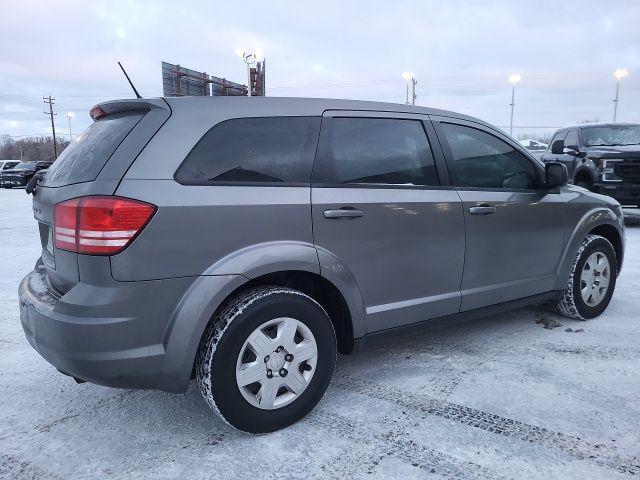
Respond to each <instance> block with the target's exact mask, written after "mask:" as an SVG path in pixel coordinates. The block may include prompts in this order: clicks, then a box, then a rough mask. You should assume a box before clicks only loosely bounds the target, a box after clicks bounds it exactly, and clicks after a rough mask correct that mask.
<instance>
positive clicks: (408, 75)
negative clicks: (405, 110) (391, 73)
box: [402, 72, 418, 105]
mask: <svg viewBox="0 0 640 480" xmlns="http://www.w3.org/2000/svg"><path fill="white" fill-rule="evenodd" d="M402 78H404V80H405V82H407V99H406V102H405V103H406V104H407V105H409V84H411V99H412V100H411V105H415V104H416V84H417V83H418V82H417V80H416V79H415V78H413V73H411V72H403V73H402Z"/></svg>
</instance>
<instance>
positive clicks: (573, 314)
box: [556, 235, 618, 320]
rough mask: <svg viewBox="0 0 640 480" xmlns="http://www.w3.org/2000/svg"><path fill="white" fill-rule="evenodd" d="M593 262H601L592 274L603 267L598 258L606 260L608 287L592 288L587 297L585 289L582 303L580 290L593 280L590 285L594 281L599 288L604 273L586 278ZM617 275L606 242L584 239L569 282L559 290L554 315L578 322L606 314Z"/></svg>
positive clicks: (600, 239) (594, 236)
mask: <svg viewBox="0 0 640 480" xmlns="http://www.w3.org/2000/svg"><path fill="white" fill-rule="evenodd" d="M594 255H596V257H594ZM594 258H597V259H598V261H600V262H601V264H597V263H596V264H597V265H599V266H597V267H596V272H597V270H599V269H602V268H604V267H603V265H605V263H604V261H603V260H602V258H606V261H607V263H608V273H607V274H606V275H608V285H607V287H606V290H603V289H602V287H600V288H598V287H597V286H595V287H594V288H593V289H592V290H591V294H590V293H589V290H588V289H587V290H585V295H587V297H588V298H587V300H585V298H584V296H583V288H585V287H586V285H587V283H591V279H592V278H593V281H594V284H595V282H596V281H597V282H598V284H599V285H600V286H601V285H602V283H601V282H603V281H604V279H605V278H606V277H605V272H602V273H600V275H597V276H590V274H589V272H590V271H591V265H590V264H591V263H594V262H593V259H594ZM588 262H589V265H587V268H585V264H587V263H588ZM583 272H585V274H584V275H585V277H586V278H587V279H588V282H585V281H584V279H583V277H582V275H583ZM617 275H618V264H617V261H616V254H615V250H614V249H613V246H612V245H611V243H610V242H609V240H607V239H606V238H604V237H601V236H600V235H587V237H586V238H585V239H584V240H583V241H582V243H581V244H580V247H579V248H578V253H577V254H576V259H575V261H574V262H573V266H572V267H571V275H570V276H569V281H568V282H567V286H566V288H565V289H564V290H563V293H562V298H561V300H560V301H559V302H558V304H557V306H556V308H557V310H558V312H559V313H560V314H562V315H564V316H565V317H568V318H574V319H578V320H587V319H591V318H595V317H597V316H599V315H600V314H601V313H602V312H604V311H605V310H606V308H607V306H608V305H609V302H610V301H611V296H612V295H613V291H614V290H615V287H616V277H617ZM594 292H596V293H594Z"/></svg>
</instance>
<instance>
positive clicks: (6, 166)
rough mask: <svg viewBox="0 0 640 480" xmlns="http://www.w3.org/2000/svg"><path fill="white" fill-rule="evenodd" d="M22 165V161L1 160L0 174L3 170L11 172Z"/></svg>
mask: <svg viewBox="0 0 640 480" xmlns="http://www.w3.org/2000/svg"><path fill="white" fill-rule="evenodd" d="M19 163H20V160H0V172H1V171H2V170H9V169H10V168H13V167H15V166H16V165H18V164H19Z"/></svg>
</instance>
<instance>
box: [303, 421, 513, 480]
mask: <svg viewBox="0 0 640 480" xmlns="http://www.w3.org/2000/svg"><path fill="white" fill-rule="evenodd" d="M306 421H308V422H309V423H311V424H312V425H313V426H316V427H319V428H322V429H323V430H326V431H329V432H331V433H332V434H335V435H337V436H339V438H342V439H345V440H348V441H350V442H353V443H355V444H358V445H361V446H363V447H365V449H366V454H364V455H363V454H362V452H356V451H349V452H347V453H346V454H344V455H340V456H339V461H333V462H331V463H330V464H328V465H324V466H323V467H321V470H322V473H321V474H319V475H316V476H315V477H313V476H312V477H311V478H327V477H328V478H340V479H342V478H350V477H352V476H353V474H354V473H356V472H357V473H371V472H372V470H373V469H375V468H376V467H377V466H378V465H379V463H380V461H381V460H382V459H383V458H385V457H394V458H397V459H399V460H401V461H403V462H405V463H406V464H407V466H408V467H409V466H411V467H414V468H420V469H421V470H423V471H424V473H425V476H429V475H438V476H440V477H442V478H446V479H451V480H471V479H479V480H484V479H486V480H501V479H505V478H507V477H501V476H500V475H498V474H497V472H495V471H493V470H490V469H488V468H486V467H483V466H481V465H478V464H476V463H473V462H470V461H465V460H459V459H457V458H455V457H452V456H450V455H447V454H444V453H441V452H439V451H437V450H433V449H431V448H428V447H425V446H424V445H420V444H418V443H416V442H414V441H413V440H411V439H409V438H407V435H408V434H406V433H401V432H394V431H392V430H389V431H386V432H384V433H382V432H377V431H375V430H372V429H371V425H370V424H365V423H362V422H356V421H354V420H351V419H347V418H345V417H343V416H341V415H338V414H335V413H332V412H331V413H330V412H325V411H323V410H321V409H320V410H315V411H313V412H311V413H310V414H309V416H308V417H307V420H306ZM346 466H349V468H348V469H347V468H345V467H346Z"/></svg>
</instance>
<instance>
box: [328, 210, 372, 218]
mask: <svg viewBox="0 0 640 480" xmlns="http://www.w3.org/2000/svg"><path fill="white" fill-rule="evenodd" d="M363 215H364V211H363V210H358V209H357V208H353V207H342V208H337V209H335V210H325V211H324V218H358V217H361V216H363Z"/></svg>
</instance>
